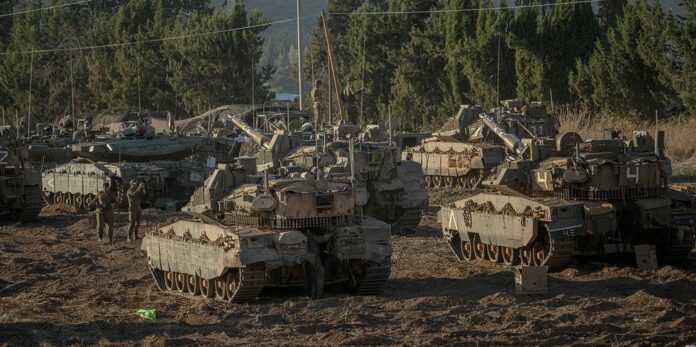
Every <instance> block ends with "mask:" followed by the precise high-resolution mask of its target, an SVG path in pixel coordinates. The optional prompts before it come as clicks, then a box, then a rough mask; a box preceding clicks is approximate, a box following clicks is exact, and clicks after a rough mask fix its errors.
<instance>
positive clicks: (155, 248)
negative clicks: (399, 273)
mask: <svg viewBox="0 0 696 347" xmlns="http://www.w3.org/2000/svg"><path fill="white" fill-rule="evenodd" d="M223 186H227V187H231V188H232V190H231V192H230V193H229V194H224V192H222V190H221V189H220V187H223ZM187 210H188V212H189V213H190V214H192V215H193V216H194V217H196V218H195V219H192V220H182V221H178V222H176V223H173V224H170V225H166V226H163V227H158V228H156V229H155V230H153V231H151V232H150V233H149V234H148V235H147V236H146V237H145V238H144V239H143V243H142V249H143V250H144V251H145V252H146V253H147V258H148V264H149V267H150V269H151V271H152V276H153V278H154V280H155V283H156V284H157V287H158V288H159V289H160V290H161V291H164V292H174V293H181V294H186V295H189V296H192V297H204V298H208V299H216V300H219V301H225V302H235V303H239V302H248V301H252V300H256V299H258V298H259V297H260V296H262V291H263V290H264V289H265V288H271V287H276V288H283V287H304V288H306V289H307V291H308V294H309V295H310V296H312V297H319V296H321V294H322V292H323V288H324V286H325V285H329V284H331V285H337V286H338V285H341V286H344V288H346V289H347V290H348V291H349V292H351V293H354V294H359V295H372V294H377V293H379V292H380V291H381V289H382V287H383V285H384V283H385V281H386V280H387V279H388V277H389V272H390V256H391V251H392V249H391V241H390V227H389V225H388V224H386V223H383V222H381V221H379V220H377V219H374V218H372V217H369V216H362V215H361V214H360V213H359V208H358V207H356V201H355V198H354V192H353V189H352V187H351V186H350V185H349V184H345V183H336V182H331V181H327V180H321V179H319V180H317V179H314V178H313V177H311V175H310V176H309V177H307V176H305V177H304V178H297V179H278V180H268V179H266V180H264V184H253V183H245V181H244V179H243V178H240V177H239V176H235V175H234V174H233V173H232V172H231V171H230V170H229V169H226V168H224V167H221V168H219V169H218V170H216V172H215V173H214V174H213V175H212V176H211V177H210V178H209V179H208V180H207V181H206V184H205V185H204V187H202V188H201V189H200V190H199V191H197V193H196V194H195V195H194V196H193V197H192V200H191V203H190V204H189V206H188V207H187Z"/></svg>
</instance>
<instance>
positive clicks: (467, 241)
mask: <svg viewBox="0 0 696 347" xmlns="http://www.w3.org/2000/svg"><path fill="white" fill-rule="evenodd" d="M471 239H472V235H471V234H467V237H465V238H464V240H462V243H461V248H462V258H464V260H466V261H472V260H474V259H476V256H475V255H474V245H473V244H472V243H471Z"/></svg>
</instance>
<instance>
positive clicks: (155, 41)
mask: <svg viewBox="0 0 696 347" xmlns="http://www.w3.org/2000/svg"><path fill="white" fill-rule="evenodd" d="M306 18H316V16H305V17H301V18H300V20H303V19H306ZM296 20H297V18H290V19H283V20H279V21H275V22H267V23H262V24H254V25H247V26H243V27H237V28H231V29H221V30H215V31H207V32H202V33H193V34H186V35H177V36H168V37H160V38H157V39H148V40H140V41H128V42H119V43H110V44H105V45H94V46H82V47H65V48H54V49H38V50H31V51H20V52H2V53H0V56H3V55H10V54H36V53H52V52H68V51H83V50H92V49H100V48H112V47H123V46H130V45H137V44H147V43H157V42H164V41H172V40H180V39H187V38H192V37H199V36H206V35H217V34H223V33H229V32H234V31H239V30H247V29H253V28H259V27H265V26H271V25H276V24H283V23H289V22H294V21H296Z"/></svg>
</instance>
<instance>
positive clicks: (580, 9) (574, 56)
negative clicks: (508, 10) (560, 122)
mask: <svg viewBox="0 0 696 347" xmlns="http://www.w3.org/2000/svg"><path fill="white" fill-rule="evenodd" d="M523 3H528V2H523ZM529 3H532V4H534V3H539V2H537V1H531V2H529ZM555 3H557V4H559V5H562V6H549V7H545V8H543V10H539V9H537V8H524V9H520V10H518V11H517V15H516V16H515V20H514V21H513V24H512V27H511V30H510V37H509V42H510V45H511V46H512V47H513V48H515V49H516V57H517V59H516V60H517V61H516V70H517V77H518V80H517V94H518V96H519V97H520V98H522V99H525V100H528V101H530V100H533V99H537V100H543V99H548V98H549V97H550V95H549V94H550V93H551V92H552V93H553V97H554V99H555V101H559V102H561V103H568V102H571V101H572V99H571V94H570V93H569V90H568V75H569V74H571V73H572V72H573V71H574V69H575V68H576V61H577V60H581V61H585V60H586V59H587V58H588V57H589V55H590V52H592V48H593V47H594V44H595V42H596V41H597V39H598V38H599V34H600V31H599V24H598V23H597V19H596V17H595V15H594V13H593V12H592V6H591V5H590V4H587V3H576V2H572V1H568V0H558V1H555Z"/></svg>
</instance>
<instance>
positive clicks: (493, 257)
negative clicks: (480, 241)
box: [486, 245, 502, 263]
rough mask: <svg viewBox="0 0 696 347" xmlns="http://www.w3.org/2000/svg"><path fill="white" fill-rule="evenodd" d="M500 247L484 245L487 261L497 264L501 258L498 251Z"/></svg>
mask: <svg viewBox="0 0 696 347" xmlns="http://www.w3.org/2000/svg"><path fill="white" fill-rule="evenodd" d="M500 248H501V247H500V246H498V245H486V253H487V254H488V260H490V261H492V262H494V263H499V262H500V259H501V258H502V257H501V253H502V251H501V250H500Z"/></svg>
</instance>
